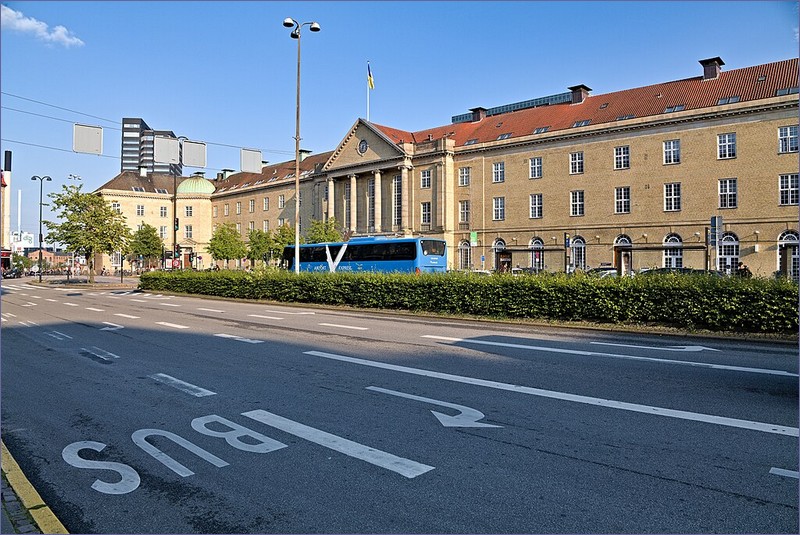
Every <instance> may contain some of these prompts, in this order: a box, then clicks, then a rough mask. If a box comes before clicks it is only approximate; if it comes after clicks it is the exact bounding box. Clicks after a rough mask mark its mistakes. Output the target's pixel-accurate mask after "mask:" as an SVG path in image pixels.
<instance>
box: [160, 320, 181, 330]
mask: <svg viewBox="0 0 800 535" xmlns="http://www.w3.org/2000/svg"><path fill="white" fill-rule="evenodd" d="M156 325H163V326H164V327H172V328H174V329H188V328H189V327H187V326H186V325H177V324H175V323H167V322H166V321H157V322H156Z"/></svg>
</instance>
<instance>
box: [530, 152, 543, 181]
mask: <svg viewBox="0 0 800 535" xmlns="http://www.w3.org/2000/svg"><path fill="white" fill-rule="evenodd" d="M530 163H531V167H530V176H529V177H528V178H542V157H541V156H536V157H535V158H531V162H530Z"/></svg>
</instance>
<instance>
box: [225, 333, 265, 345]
mask: <svg viewBox="0 0 800 535" xmlns="http://www.w3.org/2000/svg"><path fill="white" fill-rule="evenodd" d="M214 336H218V337H220V338H230V339H231V340H236V341H237V342H246V343H248V344H263V343H264V340H251V339H250V338H242V337H241V336H236V335H235V334H222V333H220V334H215V335H214Z"/></svg>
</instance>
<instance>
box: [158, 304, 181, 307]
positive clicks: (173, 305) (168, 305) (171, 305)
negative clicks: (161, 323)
mask: <svg viewBox="0 0 800 535" xmlns="http://www.w3.org/2000/svg"><path fill="white" fill-rule="evenodd" d="M161 304H162V305H164V306H165V307H179V306H180V305H176V304H173V303H161Z"/></svg>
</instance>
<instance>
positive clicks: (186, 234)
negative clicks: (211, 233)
mask: <svg viewBox="0 0 800 535" xmlns="http://www.w3.org/2000/svg"><path fill="white" fill-rule="evenodd" d="M183 237H184V238H191V237H192V226H191V225H186V226H185V227H183Z"/></svg>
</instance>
